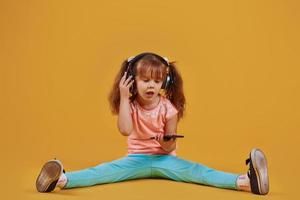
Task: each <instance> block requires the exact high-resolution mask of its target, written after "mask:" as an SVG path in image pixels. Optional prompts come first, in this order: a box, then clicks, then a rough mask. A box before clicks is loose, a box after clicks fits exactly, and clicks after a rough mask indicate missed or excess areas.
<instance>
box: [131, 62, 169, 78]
mask: <svg viewBox="0 0 300 200" xmlns="http://www.w3.org/2000/svg"><path fill="white" fill-rule="evenodd" d="M137 75H138V76H140V77H143V78H153V79H154V80H160V81H162V80H164V79H165V78H166V76H167V67H166V66H165V65H164V64H162V63H160V62H149V61H143V60H142V61H141V62H139V63H138V65H137Z"/></svg>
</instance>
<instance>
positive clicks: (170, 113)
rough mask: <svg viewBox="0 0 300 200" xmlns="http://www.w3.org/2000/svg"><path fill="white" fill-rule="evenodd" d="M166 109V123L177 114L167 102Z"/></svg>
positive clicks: (174, 108)
mask: <svg viewBox="0 0 300 200" xmlns="http://www.w3.org/2000/svg"><path fill="white" fill-rule="evenodd" d="M166 107H167V111H166V121H168V120H169V119H171V118H172V117H174V116H175V115H176V114H177V113H178V110H177V109H176V107H175V106H174V105H173V104H172V103H171V102H170V101H169V100H168V101H167V104H166Z"/></svg>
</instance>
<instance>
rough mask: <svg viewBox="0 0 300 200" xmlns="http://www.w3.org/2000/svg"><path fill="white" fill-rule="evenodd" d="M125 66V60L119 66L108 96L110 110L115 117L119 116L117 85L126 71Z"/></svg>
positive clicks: (118, 89)
mask: <svg viewBox="0 0 300 200" xmlns="http://www.w3.org/2000/svg"><path fill="white" fill-rule="evenodd" d="M127 64H128V62H127V60H124V61H123V63H122V65H121V69H120V71H119V73H118V74H117V76H116V78H115V81H114V84H113V87H112V90H111V91H110V94H109V96H108V101H109V104H110V110H111V112H112V113H113V114H115V115H117V114H119V109H120V99H121V97H120V88H119V83H120V80H121V78H122V76H123V74H124V73H125V71H126V69H127Z"/></svg>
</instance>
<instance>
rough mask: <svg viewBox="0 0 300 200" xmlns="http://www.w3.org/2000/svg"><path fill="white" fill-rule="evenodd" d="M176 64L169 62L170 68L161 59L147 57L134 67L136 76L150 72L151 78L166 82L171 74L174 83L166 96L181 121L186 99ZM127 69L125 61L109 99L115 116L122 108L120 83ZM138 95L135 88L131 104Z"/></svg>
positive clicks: (151, 56) (152, 56)
mask: <svg viewBox="0 0 300 200" xmlns="http://www.w3.org/2000/svg"><path fill="white" fill-rule="evenodd" d="M175 63H176V62H175V61H174V62H169V66H166V65H165V64H164V63H162V61H161V59H159V58H158V57H157V56H155V55H146V56H143V57H142V58H141V59H140V60H138V61H137V62H136V63H134V65H133V66H132V67H133V69H134V72H135V74H139V75H142V76H143V75H145V74H146V73H148V72H149V70H150V72H151V77H153V78H155V79H162V80H164V79H165V78H166V76H167V73H169V75H170V76H171V77H172V80H173V82H172V83H171V84H170V86H169V87H167V89H166V90H165V92H164V96H165V97H166V98H168V99H169V100H170V101H171V103H172V104H173V105H174V106H175V107H176V109H177V110H178V120H180V118H182V117H183V114H184V110H185V97H184V93H183V81H182V78H181V75H180V74H179V72H178V71H177V69H176V65H175ZM138 66H139V67H138ZM127 67H128V61H127V60H124V61H123V63H122V65H121V68H120V70H119V72H118V74H117V76H116V78H115V81H114V84H113V87H112V90H111V92H110V94H109V97H108V100H109V103H110V109H111V111H112V113H113V114H118V113H119V107H120V88H119V82H120V80H121V78H122V76H123V75H124V73H125V71H126V70H127ZM167 67H168V70H167ZM134 84H135V83H134ZM136 95H137V89H136V87H135V86H133V91H132V95H131V97H130V101H131V102H132V101H133V100H134V99H135V98H136Z"/></svg>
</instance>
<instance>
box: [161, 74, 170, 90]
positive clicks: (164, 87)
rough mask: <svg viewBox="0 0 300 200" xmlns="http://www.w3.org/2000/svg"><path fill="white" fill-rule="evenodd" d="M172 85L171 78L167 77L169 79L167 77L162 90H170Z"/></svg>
mask: <svg viewBox="0 0 300 200" xmlns="http://www.w3.org/2000/svg"><path fill="white" fill-rule="evenodd" d="M170 84H171V76H170V75H167V77H166V79H165V81H164V83H163V84H162V87H161V88H162V89H165V90H167V89H168V88H169V86H170Z"/></svg>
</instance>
